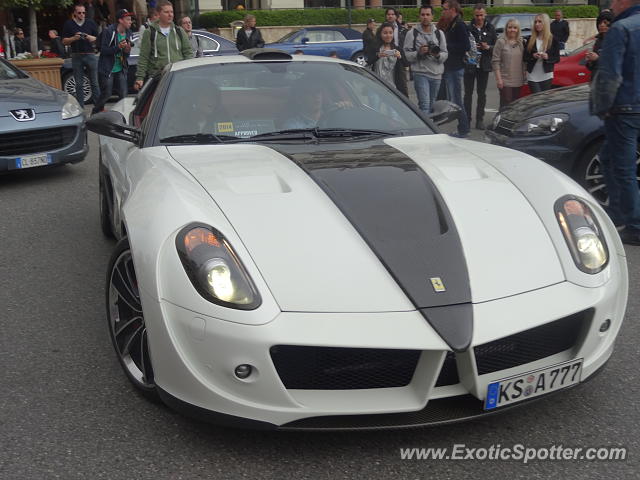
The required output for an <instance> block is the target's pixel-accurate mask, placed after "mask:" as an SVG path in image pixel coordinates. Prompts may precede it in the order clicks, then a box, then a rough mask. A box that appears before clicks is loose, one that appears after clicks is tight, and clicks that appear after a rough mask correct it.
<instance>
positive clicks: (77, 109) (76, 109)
mask: <svg viewBox="0 0 640 480" xmlns="http://www.w3.org/2000/svg"><path fill="white" fill-rule="evenodd" d="M82 113H83V110H82V107H81V106H80V104H79V103H78V100H76V99H75V97H74V96H73V95H69V94H67V103H65V104H64V106H63V107H62V119H63V120H66V119H67V118H74V117H77V116H78V115H82Z"/></svg>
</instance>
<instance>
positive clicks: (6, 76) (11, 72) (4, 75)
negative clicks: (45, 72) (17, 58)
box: [0, 61, 27, 80]
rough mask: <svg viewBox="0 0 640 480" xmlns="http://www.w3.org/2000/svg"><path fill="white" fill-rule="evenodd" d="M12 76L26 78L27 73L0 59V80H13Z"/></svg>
mask: <svg viewBox="0 0 640 480" xmlns="http://www.w3.org/2000/svg"><path fill="white" fill-rule="evenodd" d="M14 78H27V75H25V74H23V73H22V72H20V71H19V70H18V69H16V68H14V67H13V66H11V65H10V64H8V63H6V62H5V61H0V80H13V79H14Z"/></svg>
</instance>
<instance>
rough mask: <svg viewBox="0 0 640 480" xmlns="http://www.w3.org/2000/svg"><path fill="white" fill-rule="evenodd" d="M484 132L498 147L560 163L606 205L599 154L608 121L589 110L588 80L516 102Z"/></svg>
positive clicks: (502, 112) (639, 177) (557, 164)
mask: <svg viewBox="0 0 640 480" xmlns="http://www.w3.org/2000/svg"><path fill="white" fill-rule="evenodd" d="M485 134H486V136H487V137H488V138H489V140H490V141H491V143H493V144H495V145H502V146H504V147H508V148H513V149H515V150H520V151H522V152H525V153H528V154H529V155H532V156H534V157H537V158H539V159H540V160H543V161H544V162H547V163H549V164H550V165H553V166H554V167H557V168H558V169H559V170H561V171H563V172H564V173H566V174H567V175H569V176H571V177H573V179H575V180H576V181H577V182H578V183H580V184H581V185H582V186H583V187H584V188H585V189H586V190H588V191H589V193H591V195H593V196H594V197H595V198H596V199H597V200H598V201H599V202H600V203H602V204H605V205H606V203H607V201H608V198H607V191H606V187H605V184H604V179H603V177H602V172H601V167H600V160H599V157H598V153H599V152H600V148H601V147H602V143H603V141H604V124H603V122H602V120H600V119H599V118H598V117H596V116H594V115H591V114H590V113H589V84H582V85H576V86H572V87H565V88H557V89H553V90H549V91H546V92H541V93H537V94H534V95H529V96H527V97H524V98H521V99H519V100H516V101H515V102H513V103H511V104H510V105H508V106H507V107H506V108H504V109H503V110H502V111H501V112H499V113H498V114H496V116H495V118H494V120H493V124H492V125H491V127H489V128H488V129H487V130H486V131H485ZM638 162H640V153H639V154H638V161H637V162H636V163H638ZM638 179H639V180H640V175H639V176H638Z"/></svg>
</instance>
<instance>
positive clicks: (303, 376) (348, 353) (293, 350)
mask: <svg viewBox="0 0 640 480" xmlns="http://www.w3.org/2000/svg"><path fill="white" fill-rule="evenodd" d="M270 353H271V359H272V360H273V363H274V365H275V367H276V370H277V372H278V375H279V376H280V380H281V381H282V383H283V384H284V386H285V387H286V388H288V389H302V390H355V389H364V388H391V387H404V386H406V385H408V384H409V383H410V382H411V379H412V377H413V373H414V371H415V369H416V365H417V363H418V359H419V358H420V351H419V350H391V349H377V348H337V347H308V346H296V345H276V346H273V347H271V349H270Z"/></svg>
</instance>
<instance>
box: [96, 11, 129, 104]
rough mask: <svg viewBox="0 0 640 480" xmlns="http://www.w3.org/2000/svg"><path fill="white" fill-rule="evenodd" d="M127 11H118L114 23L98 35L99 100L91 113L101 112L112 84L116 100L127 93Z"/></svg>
mask: <svg viewBox="0 0 640 480" xmlns="http://www.w3.org/2000/svg"><path fill="white" fill-rule="evenodd" d="M132 16H133V13H130V12H129V11H128V10H124V9H122V10H118V12H117V13H116V22H117V23H114V24H113V25H109V26H108V27H107V28H105V29H104V30H103V31H102V33H101V34H100V58H99V59H98V80H99V81H100V92H101V95H100V99H99V100H98V101H97V102H96V103H95V105H94V107H93V111H92V113H97V112H101V111H102V109H103V108H104V105H105V103H107V100H109V98H110V97H111V93H112V92H113V84H114V82H115V83H116V85H117V88H118V98H123V97H124V96H125V95H126V94H127V93H128V91H129V85H128V84H127V71H128V70H129V63H128V61H127V60H128V58H129V53H130V52H131V45H132V42H131V37H132V34H131V17H132Z"/></svg>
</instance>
